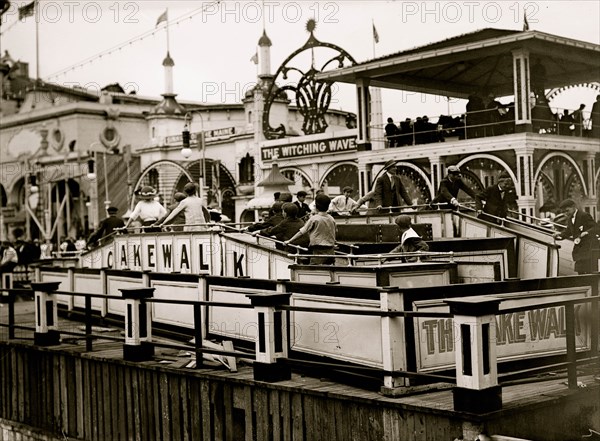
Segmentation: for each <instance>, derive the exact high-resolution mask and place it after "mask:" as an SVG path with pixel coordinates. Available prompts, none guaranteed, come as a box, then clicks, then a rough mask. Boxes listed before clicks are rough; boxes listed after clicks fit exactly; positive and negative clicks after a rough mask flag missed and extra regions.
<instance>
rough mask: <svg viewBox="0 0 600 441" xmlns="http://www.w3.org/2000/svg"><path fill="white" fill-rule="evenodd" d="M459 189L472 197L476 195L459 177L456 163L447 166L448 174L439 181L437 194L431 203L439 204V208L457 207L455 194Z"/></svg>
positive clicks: (456, 194)
mask: <svg viewBox="0 0 600 441" xmlns="http://www.w3.org/2000/svg"><path fill="white" fill-rule="evenodd" d="M460 190H462V191H464V192H465V193H467V194H468V195H469V196H471V197H472V198H473V199H475V198H476V196H477V194H476V193H475V192H474V191H473V190H472V189H471V187H469V186H468V185H467V184H465V182H464V181H463V180H462V179H461V173H460V169H459V168H458V167H457V166H456V165H451V166H449V167H448V175H447V176H446V177H445V178H444V179H442V180H441V181H440V187H439V189H438V192H437V195H436V197H435V198H434V199H433V201H431V203H432V204H440V208H446V209H448V208H453V209H457V208H458V206H459V203H458V199H457V196H458V192H459V191H460ZM442 204H446V205H442Z"/></svg>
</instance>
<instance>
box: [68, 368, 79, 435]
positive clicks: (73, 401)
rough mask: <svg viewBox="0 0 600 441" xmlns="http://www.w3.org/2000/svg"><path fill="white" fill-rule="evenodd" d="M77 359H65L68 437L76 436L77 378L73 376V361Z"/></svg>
mask: <svg viewBox="0 0 600 441" xmlns="http://www.w3.org/2000/svg"><path fill="white" fill-rule="evenodd" d="M76 358H79V357H68V356H67V357H65V359H66V361H67V378H66V382H65V384H66V387H67V397H68V406H67V412H68V421H69V425H68V427H69V429H68V430H69V431H68V433H69V435H70V436H76V435H77V407H78V406H77V398H78V397H77V390H76V389H77V378H76V375H75V360H76Z"/></svg>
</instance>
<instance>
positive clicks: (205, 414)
mask: <svg viewBox="0 0 600 441" xmlns="http://www.w3.org/2000/svg"><path fill="white" fill-rule="evenodd" d="M200 397H201V398H200V399H201V403H202V439H203V440H204V441H211V440H212V439H213V438H212V418H211V414H210V411H211V409H210V385H209V383H208V381H206V380H201V382H200Z"/></svg>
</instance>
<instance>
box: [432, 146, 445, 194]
mask: <svg viewBox="0 0 600 441" xmlns="http://www.w3.org/2000/svg"><path fill="white" fill-rule="evenodd" d="M429 167H430V168H431V186H432V187H433V194H432V195H431V199H432V200H433V198H435V196H436V192H437V191H438V188H440V182H441V181H442V179H443V177H444V168H445V164H444V163H443V162H442V158H441V157H439V156H433V157H431V158H429Z"/></svg>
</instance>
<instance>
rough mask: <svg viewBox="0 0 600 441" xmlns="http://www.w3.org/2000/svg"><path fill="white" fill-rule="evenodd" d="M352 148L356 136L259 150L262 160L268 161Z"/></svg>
mask: <svg viewBox="0 0 600 441" xmlns="http://www.w3.org/2000/svg"><path fill="white" fill-rule="evenodd" d="M353 150H356V136H348V137H345V138H335V139H322V140H320V141H312V142H302V143H298V144H287V145H281V146H277V147H263V148H262V149H261V150H260V152H261V157H262V160H263V161H268V160H271V159H275V158H277V159H287V158H301V157H305V156H314V155H327V154H330V153H345V152H350V151H353Z"/></svg>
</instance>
